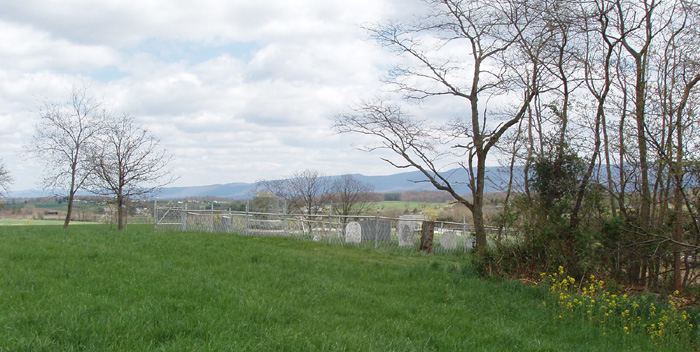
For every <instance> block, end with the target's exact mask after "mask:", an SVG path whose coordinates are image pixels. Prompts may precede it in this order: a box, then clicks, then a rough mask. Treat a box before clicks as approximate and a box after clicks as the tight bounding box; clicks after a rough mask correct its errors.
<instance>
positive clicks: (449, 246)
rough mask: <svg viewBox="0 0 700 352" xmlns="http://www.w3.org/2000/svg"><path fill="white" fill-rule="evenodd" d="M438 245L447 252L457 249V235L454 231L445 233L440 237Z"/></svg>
mask: <svg viewBox="0 0 700 352" xmlns="http://www.w3.org/2000/svg"><path fill="white" fill-rule="evenodd" d="M440 245H441V246H442V248H444V249H446V250H448V251H453V250H455V249H457V234H456V233H455V232H454V231H447V232H445V233H444V234H442V236H440Z"/></svg>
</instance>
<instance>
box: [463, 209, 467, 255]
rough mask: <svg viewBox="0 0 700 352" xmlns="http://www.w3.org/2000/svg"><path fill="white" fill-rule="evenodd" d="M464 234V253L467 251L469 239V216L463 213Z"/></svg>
mask: <svg viewBox="0 0 700 352" xmlns="http://www.w3.org/2000/svg"><path fill="white" fill-rule="evenodd" d="M462 236H464V253H467V244H468V242H469V239H468V238H467V216H466V215H462Z"/></svg>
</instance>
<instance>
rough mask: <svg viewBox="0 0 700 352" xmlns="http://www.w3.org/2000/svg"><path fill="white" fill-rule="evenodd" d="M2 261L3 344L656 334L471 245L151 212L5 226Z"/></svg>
mask: <svg viewBox="0 0 700 352" xmlns="http://www.w3.org/2000/svg"><path fill="white" fill-rule="evenodd" d="M0 268H2V271H0V351H78V350H80V351H107V350H110V351H145V350H156V351H207V350H208V351H241V350H250V351H310V350H331V351H640V350H651V349H652V348H653V347H654V346H650V345H649V344H648V343H647V342H645V341H636V340H629V339H625V338H624V337H623V335H622V334H614V333H609V334H608V335H603V333H602V332H601V331H599V330H597V329H595V328H593V327H591V326H589V325H588V324H586V323H584V322H580V323H579V322H575V321H574V322H564V323H562V322H560V321H557V319H554V318H553V317H552V314H551V312H548V311H546V310H545V309H543V308H542V301H543V299H545V295H546V293H545V292H544V291H543V290H541V289H538V288H533V287H529V286H525V285H522V284H520V283H517V282H494V281H488V280H482V279H479V278H478V277H477V276H476V275H475V274H474V272H473V270H472V269H471V267H470V266H469V264H468V263H467V262H466V261H465V258H464V257H461V256H449V255H445V256H428V255H421V254H417V253H399V252H396V251H391V252H376V251H372V250H370V249H362V248H355V247H335V246H328V245H325V244H320V243H314V242H298V241H295V240H291V239H281V238H261V237H243V236H234V235H226V234H181V233H153V232H152V231H151V227H150V226H131V227H130V229H129V230H128V231H126V232H123V233H120V232H116V231H112V230H109V228H108V227H105V226H80V227H73V228H71V229H69V230H67V231H63V230H61V229H60V228H59V227H51V226H43V227H38V226H37V227H35V226H17V227H2V228H0ZM668 347H669V346H664V348H663V349H661V348H660V349H659V350H664V351H668V350H672V348H668ZM670 347H672V346H670Z"/></svg>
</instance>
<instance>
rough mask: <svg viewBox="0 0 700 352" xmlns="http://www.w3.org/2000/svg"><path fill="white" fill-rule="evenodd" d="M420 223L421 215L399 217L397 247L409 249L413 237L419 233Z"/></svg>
mask: <svg viewBox="0 0 700 352" xmlns="http://www.w3.org/2000/svg"><path fill="white" fill-rule="evenodd" d="M422 222H423V216H422V215H402V216H400V217H399V224H398V231H399V246H401V247H410V246H413V245H414V243H413V241H414V237H415V235H416V233H417V232H420V227H421V223H422Z"/></svg>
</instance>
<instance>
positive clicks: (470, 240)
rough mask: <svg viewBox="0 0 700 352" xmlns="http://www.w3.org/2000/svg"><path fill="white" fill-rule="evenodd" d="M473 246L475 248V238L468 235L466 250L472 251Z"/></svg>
mask: <svg viewBox="0 0 700 352" xmlns="http://www.w3.org/2000/svg"><path fill="white" fill-rule="evenodd" d="M475 246H476V236H474V235H468V236H467V249H472V248H474V247H475Z"/></svg>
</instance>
